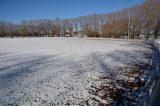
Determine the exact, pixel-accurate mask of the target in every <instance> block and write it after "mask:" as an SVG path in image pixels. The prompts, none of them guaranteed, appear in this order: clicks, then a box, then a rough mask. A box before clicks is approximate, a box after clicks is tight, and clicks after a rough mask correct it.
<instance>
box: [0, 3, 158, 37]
mask: <svg viewBox="0 0 160 106" xmlns="http://www.w3.org/2000/svg"><path fill="white" fill-rule="evenodd" d="M141 35H144V37H145V38H149V37H151V36H152V37H154V38H157V37H159V36H160V0H146V1H145V2H144V3H143V4H139V5H135V6H133V7H131V8H126V9H122V10H120V11H117V12H112V13H109V14H94V15H88V16H81V17H78V18H73V19H60V18H56V19H55V20H49V19H37V20H30V21H22V22H21V23H19V24H13V23H9V22H2V21H1V22H0V37H9V36H10V37H55V36H57V37H66V36H67V37H75V36H77V37H104V38H128V39H139V38H141Z"/></svg>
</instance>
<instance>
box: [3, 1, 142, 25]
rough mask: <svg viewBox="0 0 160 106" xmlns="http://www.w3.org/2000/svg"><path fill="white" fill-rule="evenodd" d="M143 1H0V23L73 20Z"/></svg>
mask: <svg viewBox="0 0 160 106" xmlns="http://www.w3.org/2000/svg"><path fill="white" fill-rule="evenodd" d="M143 2H144V0H0V21H9V22H14V23H19V22H21V21H22V20H32V19H55V18H56V17H60V18H75V17H78V16H84V15H90V14H99V13H109V12H113V11H117V10H120V9H123V8H127V7H131V6H133V5H136V4H140V3H143Z"/></svg>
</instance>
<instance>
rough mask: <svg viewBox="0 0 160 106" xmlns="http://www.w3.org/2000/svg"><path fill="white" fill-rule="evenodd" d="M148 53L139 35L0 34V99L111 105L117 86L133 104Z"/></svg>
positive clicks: (2, 102) (11, 102)
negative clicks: (129, 37) (137, 38)
mask: <svg viewBox="0 0 160 106" xmlns="http://www.w3.org/2000/svg"><path fill="white" fill-rule="evenodd" d="M151 54H152V50H151V46H150V45H147V44H145V43H142V42H139V41H125V40H123V41H121V40H107V39H80V38H13V39H10V38H1V39H0V105H2V106H3V105H34V106H35V105H42V106H43V105H44V106H46V105H47V106H48V105H51V106H52V105H60V106H63V105H89V104H90V105H100V104H109V105H114V104H117V103H120V102H122V101H124V100H119V99H120V96H119V95H120V93H119V92H122V90H132V91H128V92H126V91H125V92H123V93H125V95H127V96H130V97H131V99H133V101H132V102H133V104H135V105H136V103H138V104H139V103H141V101H140V100H143V99H142V98H143V96H144V94H145V93H146V92H144V90H143V92H142V91H141V90H142V88H144V87H145V86H142V84H141V85H137V83H134V82H136V81H137V79H136V78H137V77H138V78H139V79H140V81H141V82H143V83H144V85H145V83H147V81H146V82H145V80H147V78H146V76H147V73H149V69H148V66H149V64H150V59H151ZM139 79H138V80H139ZM122 82H123V83H122ZM138 82H139V81H138ZM124 83H125V84H126V85H124ZM138 84H139V83H138ZM128 87H132V88H131V89H129V88H128ZM137 89H138V90H137ZM139 90H140V91H139ZM133 92H134V94H132V93H133ZM137 92H138V93H139V94H141V96H140V95H139V94H138V95H139V96H138V97H135V96H137ZM126 93H127V94H126ZM117 95H118V96H117ZM121 96H122V95H121ZM137 99H138V100H137ZM126 100H128V98H126Z"/></svg>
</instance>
